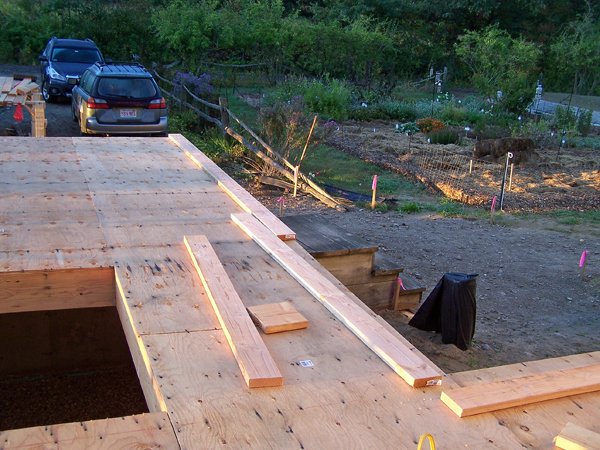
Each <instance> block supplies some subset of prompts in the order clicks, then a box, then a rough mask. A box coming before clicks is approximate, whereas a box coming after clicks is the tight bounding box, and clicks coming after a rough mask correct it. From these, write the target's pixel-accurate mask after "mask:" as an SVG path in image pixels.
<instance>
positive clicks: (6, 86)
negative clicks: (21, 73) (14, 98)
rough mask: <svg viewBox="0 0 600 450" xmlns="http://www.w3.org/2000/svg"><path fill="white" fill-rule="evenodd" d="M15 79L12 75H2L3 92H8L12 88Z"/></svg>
mask: <svg viewBox="0 0 600 450" xmlns="http://www.w3.org/2000/svg"><path fill="white" fill-rule="evenodd" d="M12 85H13V79H12V77H2V78H0V87H1V90H2V92H5V93H8V92H10V90H11V89H12Z"/></svg>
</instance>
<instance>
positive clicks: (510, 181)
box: [508, 163, 515, 191]
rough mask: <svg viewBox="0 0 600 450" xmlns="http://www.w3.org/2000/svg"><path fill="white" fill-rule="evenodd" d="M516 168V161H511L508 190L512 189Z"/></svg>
mask: <svg viewBox="0 0 600 450" xmlns="http://www.w3.org/2000/svg"><path fill="white" fill-rule="evenodd" d="M514 168H515V164H514V163H510V175H509V176H508V190H509V191H510V190H512V174H513V169H514Z"/></svg>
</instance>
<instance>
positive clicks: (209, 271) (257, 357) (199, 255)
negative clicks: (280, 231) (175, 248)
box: [184, 236, 283, 388]
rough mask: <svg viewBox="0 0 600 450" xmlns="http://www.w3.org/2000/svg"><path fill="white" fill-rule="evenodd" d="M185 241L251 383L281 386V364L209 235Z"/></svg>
mask: <svg viewBox="0 0 600 450" xmlns="http://www.w3.org/2000/svg"><path fill="white" fill-rule="evenodd" d="M273 237H274V236H273ZM184 242H185V246H186V248H187V249H188V252H189V254H190V257H191V258H192V261H193V262H194V267H195V268H196V271H197V272H198V276H199V277H200V279H201V280H202V285H203V286H204V290H205V291H206V294H207V295H208V298H209V299H210V302H211V304H212V306H213V308H214V310H215V314H216V315H217V318H218V319H219V323H220V324H221V327H222V328H223V332H224V333H225V336H226V337H227V342H229V346H230V347H231V351H232V352H233V354H234V356H235V359H236V360H237V362H238V365H239V367H240V370H241V372H242V375H243V377H244V379H245V380H246V384H247V385H248V387H249V388H257V387H277V386H281V385H282V384H283V377H282V376H281V373H280V372H279V369H278V368H277V364H276V363H275V361H274V360H273V357H272V356H271V353H269V350H268V349H267V347H266V345H265V343H264V342H263V340H262V338H261V337H260V335H259V334H258V331H257V330H256V327H255V326H254V323H253V322H252V319H250V316H249V315H248V312H247V311H246V308H245V306H244V304H243V303H242V299H241V298H240V297H239V295H238V294H237V292H236V290H235V288H234V287H233V284H232V283H231V280H230V279H229V276H228V275H227V273H226V272H225V269H224V268H223V266H222V264H221V261H220V260H219V257H218V256H217V254H216V253H215V251H214V249H213V248H212V246H211V245H210V242H209V241H208V238H207V237H206V236H185V237H184Z"/></svg>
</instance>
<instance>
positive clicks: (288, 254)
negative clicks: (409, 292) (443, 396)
mask: <svg viewBox="0 0 600 450" xmlns="http://www.w3.org/2000/svg"><path fill="white" fill-rule="evenodd" d="M231 218H232V220H233V221H234V222H235V223H236V224H237V225H238V226H239V227H240V228H241V229H242V230H244V232H246V234H248V236H250V237H251V238H252V239H253V240H254V241H255V242H256V243H257V244H258V245H259V246H261V247H262V248H263V250H265V251H266V252H267V253H268V254H269V255H271V257H273V259H275V260H276V261H277V262H278V263H279V264H281V266H282V267H283V268H284V269H285V270H286V271H287V272H288V273H289V274H290V275H292V277H294V278H295V279H296V280H297V281H298V282H299V283H300V284H301V285H302V286H304V288H305V289H306V290H307V291H308V292H310V293H311V294H312V295H313V296H314V297H315V298H316V299H317V300H319V301H320V302H321V303H322V304H323V305H324V306H325V307H326V308H327V309H328V310H329V311H330V312H331V313H332V314H333V315H334V316H335V317H336V318H337V319H338V320H340V321H341V322H342V323H343V324H344V325H346V327H347V328H348V329H349V330H350V331H352V332H353V333H354V334H355V335H356V336H357V337H358V338H359V339H360V340H361V341H362V342H363V343H364V344H365V345H367V347H369V348H370V349H371V350H372V351H373V352H375V353H376V354H377V355H378V356H379V357H380V358H381V359H382V360H383V361H384V362H385V363H386V364H388V365H389V366H390V367H391V368H392V369H393V370H394V371H395V372H396V373H397V374H398V375H400V377H402V379H403V380H404V381H406V382H407V383H408V384H409V385H411V386H414V387H423V386H427V385H431V384H437V383H438V382H437V380H440V379H441V375H440V373H439V371H438V370H437V368H435V367H434V366H433V365H431V364H430V362H429V361H427V360H423V359H421V358H420V357H419V355H417V354H415V353H413V352H412V350H411V349H410V348H409V347H407V346H406V345H405V344H404V343H403V342H401V341H400V340H399V339H397V338H396V337H395V336H394V335H393V334H392V333H390V332H389V331H388V330H387V329H386V328H385V327H382V326H381V324H379V323H378V322H377V321H376V320H375V319H374V318H373V317H372V316H371V315H369V313H368V312H366V311H365V310H363V309H362V308H361V307H360V306H358V305H357V304H356V303H355V302H354V301H353V300H352V299H350V298H349V297H348V296H347V295H346V294H344V293H343V292H342V291H341V290H340V289H338V288H337V287H336V286H335V285H334V284H333V283H332V282H331V281H329V280H328V279H327V278H325V277H324V276H323V275H321V274H320V273H319V271H318V270H316V269H315V268H314V267H312V266H311V265H310V264H309V263H308V262H306V261H305V260H304V259H302V257H301V256H300V255H298V254H297V253H296V252H295V251H294V250H292V249H291V248H290V247H288V246H287V245H286V244H285V243H283V242H281V241H280V240H278V239H275V238H274V236H273V235H272V234H270V233H269V232H268V230H267V229H266V228H265V227H264V226H263V225H262V224H261V223H260V222H258V221H257V220H256V219H255V218H253V217H252V216H251V215H249V214H232V215H231Z"/></svg>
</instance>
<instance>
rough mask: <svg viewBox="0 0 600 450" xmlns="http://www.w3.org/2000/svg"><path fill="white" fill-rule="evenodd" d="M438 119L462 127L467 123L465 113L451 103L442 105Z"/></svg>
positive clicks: (462, 109)
mask: <svg viewBox="0 0 600 450" xmlns="http://www.w3.org/2000/svg"><path fill="white" fill-rule="evenodd" d="M440 118H441V119H442V120H443V121H444V122H446V123H449V124H452V125H463V124H465V123H467V111H466V110H465V109H464V108H459V107H457V106H455V105H453V104H451V103H448V104H446V105H444V107H443V108H442V113H441V115H440Z"/></svg>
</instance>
